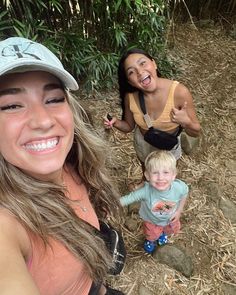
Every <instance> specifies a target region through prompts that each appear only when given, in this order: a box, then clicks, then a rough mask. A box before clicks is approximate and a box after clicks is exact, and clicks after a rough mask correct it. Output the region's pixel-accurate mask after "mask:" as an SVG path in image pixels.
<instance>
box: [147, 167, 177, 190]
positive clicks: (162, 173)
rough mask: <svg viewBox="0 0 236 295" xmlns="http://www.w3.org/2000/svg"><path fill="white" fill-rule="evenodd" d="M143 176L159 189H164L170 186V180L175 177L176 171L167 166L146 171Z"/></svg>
mask: <svg viewBox="0 0 236 295" xmlns="http://www.w3.org/2000/svg"><path fill="white" fill-rule="evenodd" d="M145 177H146V179H147V181H149V183H150V185H151V186H153V187H154V188H155V189H157V190H159V191H166V190H168V189H169V188H170V185H171V183H172V181H173V180H174V179H175V177H176V172H174V171H173V170H171V169H169V168H163V169H158V170H157V169H156V170H153V171H146V172H145Z"/></svg>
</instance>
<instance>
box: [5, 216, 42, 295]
mask: <svg viewBox="0 0 236 295" xmlns="http://www.w3.org/2000/svg"><path fill="white" fill-rule="evenodd" d="M22 229H23V228H22V227H21V226H19V224H18V222H16V221H15V220H14V219H13V218H10V217H6V216H1V217H0V290H1V292H0V293H1V295H16V294H17V295H40V293H39V291H38V289H37V288H36V286H35V284H34V282H33V280H32V277H31V276H30V274H29V272H28V269H27V266H26V262H25V259H24V257H25V255H27V254H26V253H25V251H26V249H27V247H28V245H26V243H28V242H27V238H26V236H27V234H26V232H25V231H24V230H22Z"/></svg>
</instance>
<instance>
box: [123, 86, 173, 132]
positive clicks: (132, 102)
mask: <svg viewBox="0 0 236 295" xmlns="http://www.w3.org/2000/svg"><path fill="white" fill-rule="evenodd" d="M178 84H179V82H177V81H173V83H172V84H171V87H170V91H169V94H168V97H167V101H166V105H165V107H164V110H163V112H162V114H161V115H160V116H159V117H158V118H157V119H156V120H151V122H152V126H153V127H154V128H157V129H160V130H163V131H172V130H175V129H176V128H177V127H178V124H177V123H173V122H172V121H171V119H170V113H171V110H172V108H173V107H174V92H175V88H176V86H177V85H178ZM128 99H129V106H130V110H131V112H132V113H133V116H134V121H135V123H136V124H137V125H138V126H139V127H140V128H142V129H144V130H148V127H147V124H146V122H145V121H144V118H143V112H142V110H141V108H140V105H139V98H138V93H129V94H128Z"/></svg>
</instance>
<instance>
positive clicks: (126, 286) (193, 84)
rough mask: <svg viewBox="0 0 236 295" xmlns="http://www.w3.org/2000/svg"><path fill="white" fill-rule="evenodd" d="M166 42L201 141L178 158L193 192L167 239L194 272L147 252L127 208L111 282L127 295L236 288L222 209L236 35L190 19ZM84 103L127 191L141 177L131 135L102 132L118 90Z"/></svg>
mask: <svg viewBox="0 0 236 295" xmlns="http://www.w3.org/2000/svg"><path fill="white" fill-rule="evenodd" d="M168 44H169V50H168V56H169V58H170V60H171V61H172V62H174V63H176V65H177V67H178V69H179V72H178V74H177V75H176V77H173V79H175V80H178V81H180V82H181V83H183V84H185V85H186V86H187V87H188V88H189V89H190V91H191V93H192V95H193V98H194V103H195V107H196V110H197V115H198V118H199V120H200V122H201V126H202V135H201V138H200V144H199V146H198V147H197V148H196V149H195V150H194V152H193V153H191V154H189V155H186V154H183V156H182V158H181V159H180V160H179V163H178V171H179V172H178V178H180V179H183V180H184V181H185V182H187V183H188V185H189V186H190V194H189V198H188V202H187V205H186V208H185V211H184V213H183V215H182V231H181V233H180V234H179V235H178V236H176V237H173V238H171V241H170V242H171V243H173V244H174V245H177V246H180V247H182V248H183V249H185V251H186V253H187V254H189V255H190V256H191V258H192V261H193V265H194V273H193V275H192V276H191V277H190V278H186V277H184V276H183V275H182V274H181V273H179V272H177V271H175V270H173V269H171V268H169V267H168V266H166V265H161V264H158V263H157V262H156V261H155V260H154V259H153V257H152V256H150V255H147V254H144V252H143V249H142V243H143V235H142V227H141V224H142V223H141V220H140V219H139V217H138V214H136V213H132V216H130V213H129V212H128V211H126V215H125V216H124V220H123V222H121V228H122V231H123V234H124V238H125V242H126V246H127V254H128V255H127V262H126V266H125V269H124V271H123V272H122V274H121V275H119V276H117V277H114V278H113V277H111V278H109V281H110V283H111V284H112V285H113V286H114V287H117V289H120V290H122V291H123V292H125V294H129V295H137V294H140V293H139V292H140V288H141V286H144V287H146V288H147V289H146V293H143V294H148V293H147V290H149V291H150V292H151V293H150V294H159V295H161V294H175V295H178V294H181V295H182V294H194V295H195V294H196V295H200V294H219V295H221V294H236V234H235V229H236V226H235V224H232V223H231V222H230V220H228V219H227V218H225V216H224V215H223V213H222V211H221V210H220V207H219V200H220V199H221V198H225V199H228V200H231V201H232V202H233V203H234V204H236V198H235V192H236V169H235V168H236V157H235V138H236V135H235V134H236V133H235V127H236V126H235V123H236V120H235V119H236V40H235V39H233V37H232V36H230V34H228V33H227V32H225V31H224V30H223V29H222V28H221V27H216V26H213V25H212V26H208V27H204V28H201V27H198V28H196V27H195V26H194V25H193V24H188V25H178V26H175V27H173V28H172V29H171V31H170V34H169V36H168ZM157 64H158V61H157ZM82 104H83V105H84V106H85V108H86V109H87V110H89V111H90V114H91V117H92V120H93V123H94V126H96V129H97V130H98V132H100V133H101V134H103V135H104V136H105V139H106V140H107V141H108V142H109V143H110V145H111V148H112V152H113V157H114V167H113V169H114V170H115V172H116V173H115V177H116V180H117V182H118V185H119V189H120V192H121V194H124V193H127V192H128V184H129V183H133V182H138V181H139V180H140V179H141V176H142V173H141V167H140V165H139V162H138V160H137V158H136V154H135V152H134V149H133V145H132V133H131V134H128V135H125V134H122V133H120V132H118V131H117V130H112V131H110V132H106V131H104V129H103V124H102V117H103V116H105V115H106V114H107V113H108V112H109V113H111V114H112V115H117V116H120V112H121V110H120V106H119V98H118V93H117V91H116V90H113V91H111V92H104V93H102V92H101V93H98V94H96V95H91V96H86V97H84V99H82ZM130 217H132V219H133V220H135V221H136V224H137V227H136V229H135V230H134V231H132V232H130V231H129V230H128V229H127V228H126V227H125V225H124V221H125V219H127V218H130Z"/></svg>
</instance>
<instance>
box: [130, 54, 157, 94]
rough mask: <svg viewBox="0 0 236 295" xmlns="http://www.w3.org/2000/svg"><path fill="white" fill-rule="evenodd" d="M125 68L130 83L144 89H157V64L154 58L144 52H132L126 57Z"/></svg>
mask: <svg viewBox="0 0 236 295" xmlns="http://www.w3.org/2000/svg"><path fill="white" fill-rule="evenodd" d="M124 68H125V73H126V77H127V79H128V82H129V84H130V85H132V86H133V87H136V88H138V89H140V90H144V91H153V90H155V88H156V80H157V72H156V69H157V66H156V63H155V61H154V60H151V59H150V58H148V57H147V56H145V55H144V54H140V53H132V54H130V55H129V56H128V57H127V58H126V60H125V62H124Z"/></svg>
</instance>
